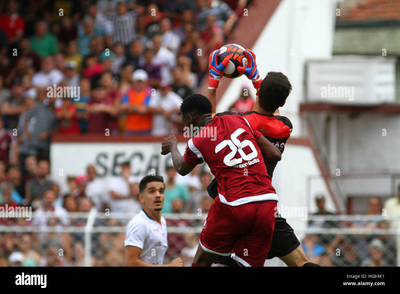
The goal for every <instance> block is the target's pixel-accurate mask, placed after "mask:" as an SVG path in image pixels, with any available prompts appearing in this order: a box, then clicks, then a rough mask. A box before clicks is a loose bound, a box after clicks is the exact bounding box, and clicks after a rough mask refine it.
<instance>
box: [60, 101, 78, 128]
mask: <svg viewBox="0 0 400 294" xmlns="http://www.w3.org/2000/svg"><path fill="white" fill-rule="evenodd" d="M56 116H57V118H58V121H59V128H58V130H59V133H60V134H64V135H68V134H69V135H71V134H79V132H80V131H79V124H78V118H77V117H76V107H75V105H74V104H72V99H71V98H64V99H62V106H61V107H58V108H56Z"/></svg>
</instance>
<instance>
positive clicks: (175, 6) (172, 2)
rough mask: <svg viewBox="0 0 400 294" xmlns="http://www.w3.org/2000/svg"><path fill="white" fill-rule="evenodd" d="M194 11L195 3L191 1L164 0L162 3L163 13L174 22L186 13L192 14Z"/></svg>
mask: <svg viewBox="0 0 400 294" xmlns="http://www.w3.org/2000/svg"><path fill="white" fill-rule="evenodd" d="M195 9H196V6H195V1H192V0H166V1H165V2H164V13H165V14H167V15H168V16H169V17H171V18H172V19H174V20H178V19H179V17H180V15H181V14H184V13H185V12H186V11H190V12H193V11H194V10H195Z"/></svg>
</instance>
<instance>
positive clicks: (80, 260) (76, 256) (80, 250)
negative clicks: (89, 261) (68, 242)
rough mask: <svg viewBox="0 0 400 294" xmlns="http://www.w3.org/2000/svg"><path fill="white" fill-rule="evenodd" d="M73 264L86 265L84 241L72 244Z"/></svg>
mask: <svg viewBox="0 0 400 294" xmlns="http://www.w3.org/2000/svg"><path fill="white" fill-rule="evenodd" d="M72 258H73V263H72V266H84V265H85V248H84V246H83V243H82V242H76V243H74V245H72Z"/></svg>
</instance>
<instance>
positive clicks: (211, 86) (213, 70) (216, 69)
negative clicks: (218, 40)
mask: <svg viewBox="0 0 400 294" xmlns="http://www.w3.org/2000/svg"><path fill="white" fill-rule="evenodd" d="M218 54H219V50H214V51H213V52H211V54H210V56H209V57H208V61H209V62H208V89H207V93H206V97H207V98H208V100H210V102H211V105H212V116H213V117H214V115H215V113H216V112H217V100H216V93H217V88H218V85H219V81H220V80H221V78H222V76H223V75H224V70H225V68H226V66H227V65H228V63H229V59H230V57H229V56H227V57H225V59H224V60H222V62H221V63H220V64H218V62H217V56H218Z"/></svg>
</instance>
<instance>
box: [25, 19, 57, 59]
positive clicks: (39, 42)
mask: <svg viewBox="0 0 400 294" xmlns="http://www.w3.org/2000/svg"><path fill="white" fill-rule="evenodd" d="M30 42H31V50H32V51H33V52H36V53H37V54H38V55H39V56H40V57H46V56H50V55H54V54H56V53H57V52H58V44H57V39H56V37H55V36H54V35H53V34H51V33H48V32H47V24H46V22H45V21H44V20H39V21H38V22H37V23H36V24H35V34H34V35H33V36H32V37H31V38H30Z"/></svg>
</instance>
